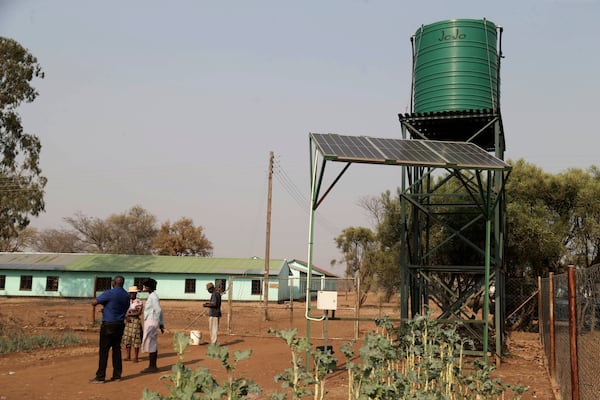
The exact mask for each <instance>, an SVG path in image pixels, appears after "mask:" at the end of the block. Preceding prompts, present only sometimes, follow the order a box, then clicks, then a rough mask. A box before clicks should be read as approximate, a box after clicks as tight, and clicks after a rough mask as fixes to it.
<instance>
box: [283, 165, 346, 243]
mask: <svg viewBox="0 0 600 400" xmlns="http://www.w3.org/2000/svg"><path fill="white" fill-rule="evenodd" d="M273 176H275V179H277V181H278V182H279V183H280V184H281V186H282V187H283V189H284V190H285V191H286V192H287V193H288V194H289V195H290V197H291V198H292V199H293V200H294V201H295V202H296V204H298V206H299V207H300V208H301V209H302V211H304V212H305V213H306V214H307V215H309V214H310V201H309V196H307V195H305V194H304V193H303V191H302V190H300V189H299V188H298V185H296V183H295V182H294V180H293V179H292V178H291V177H290V175H289V174H288V173H287V171H286V170H285V168H284V167H283V164H282V162H281V159H280V158H279V157H278V156H277V157H276V158H275V163H274V169H273ZM317 215H318V216H319V218H315V222H316V223H317V224H318V225H319V226H321V227H322V228H324V229H325V230H326V231H327V232H329V233H330V234H332V235H333V236H337V235H339V233H340V232H341V231H342V229H340V228H339V227H338V226H336V225H335V224H334V223H332V222H331V221H329V220H327V218H325V217H323V216H322V215H320V214H319V213H318V212H317Z"/></svg>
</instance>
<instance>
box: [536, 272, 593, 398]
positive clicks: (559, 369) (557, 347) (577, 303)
mask: <svg viewBox="0 0 600 400" xmlns="http://www.w3.org/2000/svg"><path fill="white" fill-rule="evenodd" d="M539 297H540V307H539V310H540V312H539V314H540V333H541V338H542V343H543V345H544V352H545V354H546V358H547V360H548V367H549V372H550V375H551V376H552V377H553V379H554V380H555V381H556V383H557V385H558V387H559V388H560V394H561V398H562V399H563V400H567V399H573V400H592V399H594V400H596V399H599V398H600V375H599V374H598V355H599V354H600V265H595V266H592V267H590V268H580V269H576V268H575V267H569V272H568V273H565V274H559V275H553V274H550V276H549V277H548V278H543V279H540V296H539Z"/></svg>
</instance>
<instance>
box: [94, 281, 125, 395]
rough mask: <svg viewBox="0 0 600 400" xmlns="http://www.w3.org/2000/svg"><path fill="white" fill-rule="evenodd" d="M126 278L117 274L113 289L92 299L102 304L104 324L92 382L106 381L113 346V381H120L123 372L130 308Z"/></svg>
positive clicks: (101, 327) (95, 303)
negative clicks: (127, 320) (127, 316)
mask: <svg viewBox="0 0 600 400" xmlns="http://www.w3.org/2000/svg"><path fill="white" fill-rule="evenodd" d="M124 282H125V279H124V278H123V277H122V276H121V275H117V276H115V277H114V279H113V280H112V289H110V290H107V291H105V292H103V293H102V294H101V295H100V296H98V297H97V298H95V299H94V300H93V301H92V305H94V306H95V305H97V304H102V305H103V306H104V308H103V309H102V325H101V326H100V345H99V361H98V370H97V371H96V376H95V377H94V378H92V379H90V382H91V383H104V379H105V378H106V367H107V364H108V353H109V351H110V349H111V348H112V365H113V375H112V378H111V381H120V380H121V373H122V372H123V362H122V361H121V339H122V337H123V330H124V329H125V314H126V313H127V309H128V308H129V293H127V291H126V290H125V289H123V283H124Z"/></svg>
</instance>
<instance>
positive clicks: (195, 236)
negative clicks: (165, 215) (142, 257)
mask: <svg viewBox="0 0 600 400" xmlns="http://www.w3.org/2000/svg"><path fill="white" fill-rule="evenodd" d="M152 250H153V252H154V253H155V254H158V255H162V256H201V257H210V256H212V251H213V245H212V243H211V241H210V240H208V238H207V237H206V235H205V234H204V228H203V227H202V226H194V221H192V220H191V219H190V218H181V219H180V220H178V221H175V222H174V223H173V224H171V223H170V222H169V221H167V222H165V223H163V224H162V225H161V227H160V230H159V232H158V235H157V236H156V238H155V239H154V241H153V242H152Z"/></svg>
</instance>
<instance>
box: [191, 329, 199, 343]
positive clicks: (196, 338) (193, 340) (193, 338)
mask: <svg viewBox="0 0 600 400" xmlns="http://www.w3.org/2000/svg"><path fill="white" fill-rule="evenodd" d="M201 338H202V333H201V332H200V331H190V344H195V345H199V344H200V339H201Z"/></svg>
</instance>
